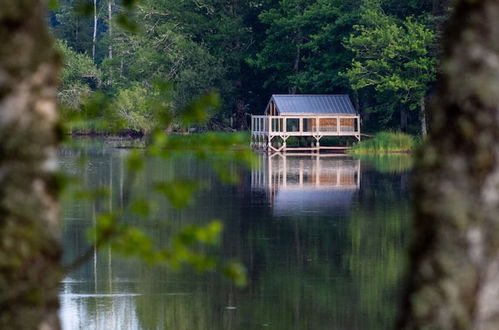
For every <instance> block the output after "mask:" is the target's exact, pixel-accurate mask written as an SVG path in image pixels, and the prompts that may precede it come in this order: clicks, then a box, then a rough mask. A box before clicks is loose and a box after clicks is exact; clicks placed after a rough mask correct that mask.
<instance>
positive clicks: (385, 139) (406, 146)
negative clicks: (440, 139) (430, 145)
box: [350, 132, 419, 154]
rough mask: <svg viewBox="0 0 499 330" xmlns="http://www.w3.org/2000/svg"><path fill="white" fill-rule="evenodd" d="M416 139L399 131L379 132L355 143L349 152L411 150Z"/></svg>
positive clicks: (370, 152) (398, 151)
mask: <svg viewBox="0 0 499 330" xmlns="http://www.w3.org/2000/svg"><path fill="white" fill-rule="evenodd" d="M418 143H419V142H418V140H417V139H416V138H415V137H413V136H411V135H408V134H404V133H400V132H379V133H377V134H376V135H375V136H374V137H373V138H369V139H366V140H363V141H361V142H359V143H358V144H356V145H355V146H354V147H353V148H352V149H351V150H350V152H351V153H353V154H379V153H404V152H411V151H413V150H414V149H415V148H416V147H417V145H418Z"/></svg>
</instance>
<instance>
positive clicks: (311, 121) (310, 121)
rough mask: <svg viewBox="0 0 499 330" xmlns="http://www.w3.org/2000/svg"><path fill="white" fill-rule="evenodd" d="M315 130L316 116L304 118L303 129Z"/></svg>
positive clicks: (307, 130) (306, 130) (305, 130)
mask: <svg viewBox="0 0 499 330" xmlns="http://www.w3.org/2000/svg"><path fill="white" fill-rule="evenodd" d="M314 130H315V118H304V119H303V131H304V132H313V131H314Z"/></svg>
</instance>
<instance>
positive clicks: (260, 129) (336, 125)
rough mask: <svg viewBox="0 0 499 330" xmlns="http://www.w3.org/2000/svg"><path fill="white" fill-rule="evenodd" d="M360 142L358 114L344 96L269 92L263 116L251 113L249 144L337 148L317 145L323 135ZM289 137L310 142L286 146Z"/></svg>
mask: <svg viewBox="0 0 499 330" xmlns="http://www.w3.org/2000/svg"><path fill="white" fill-rule="evenodd" d="M332 136H333V137H353V138H355V139H357V140H358V141H360V116H359V115H358V113H357V112H356V111H355V108H354V107H353V105H352V102H351V101H350V98H349V96H348V95H343V94H342V95H272V98H271V99H270V101H269V103H268V105H267V108H266V109H265V113H264V115H263V116H251V147H252V148H254V149H257V150H262V151H267V152H269V153H273V152H285V151H312V152H320V151H321V150H328V149H329V150H341V149H345V148H344V147H334V146H329V147H325V146H321V144H320V141H321V139H322V138H323V137H332ZM290 137H296V138H297V139H300V140H306V141H310V142H309V144H308V145H307V146H306V147H303V146H298V147H289V146H288V144H287V141H288V139H289V138H290Z"/></svg>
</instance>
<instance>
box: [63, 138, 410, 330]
mask: <svg viewBox="0 0 499 330" xmlns="http://www.w3.org/2000/svg"><path fill="white" fill-rule="evenodd" d="M127 152H128V151H127V150H124V149H116V148H112V147H111V146H109V145H107V144H106V143H96V142H88V143H83V144H82V145H80V146H79V147H74V148H67V149H64V150H61V156H60V163H61V167H62V168H63V169H64V170H66V171H67V172H69V173H72V174H74V175H76V176H77V177H79V178H80V179H81V181H82V183H83V184H84V185H85V186H86V187H88V188H92V187H99V186H105V187H107V188H109V190H110V191H111V194H110V196H107V197H102V198H100V199H99V200H98V201H96V202H95V203H94V202H89V201H83V200H77V199H72V198H70V197H67V198H66V199H65V202H64V209H63V215H64V228H63V240H64V248H65V256H64V259H65V261H66V262H69V261H70V260H72V259H74V258H75V257H77V256H79V255H81V254H83V253H84V252H85V251H86V250H87V249H88V248H89V244H88V243H87V240H86V237H87V232H88V231H89V230H91V228H92V226H93V225H94V224H95V215H96V214H98V212H100V211H106V210H112V209H113V208H114V209H116V208H119V207H120V206H121V205H122V203H123V188H124V184H125V179H126V171H125V158H126V154H127ZM81 156H84V158H83V162H82V161H81ZM82 163H83V166H81V164H82ZM410 166H411V161H410V159H409V158H408V156H404V157H402V156H400V157H393V156H392V157H384V158H371V159H362V160H357V159H353V158H350V157H346V156H343V157H337V156H336V157H331V156H321V157H317V156H287V157H281V156H279V155H277V156H274V157H272V158H269V157H268V156H262V157H261V158H260V166H259V168H257V169H253V170H241V169H238V168H237V166H236V165H235V164H234V166H233V167H231V168H228V170H231V171H237V172H239V173H240V175H241V181H240V183H238V184H236V185H226V184H222V183H221V182H220V181H219V180H218V179H217V177H216V175H215V174H214V173H213V172H212V171H211V170H210V169H209V167H207V165H206V164H205V163H203V162H201V161H198V160H196V159H194V158H192V157H176V158H174V159H169V160H151V161H149V162H148V163H147V170H146V171H145V173H143V174H142V175H141V176H140V177H139V178H138V181H137V184H136V185H135V186H134V187H133V191H134V194H135V195H136V196H142V197H147V196H148V194H149V191H150V185H151V184H152V182H154V181H155V180H157V179H168V178H190V179H199V180H202V181H203V182H204V183H205V185H204V186H205V188H204V190H202V191H200V192H199V193H198V194H197V195H196V196H195V200H194V202H193V203H192V204H191V205H190V206H189V207H188V208H186V209H185V210H182V211H177V210H174V209H172V208H170V207H169V206H168V205H167V204H166V202H163V201H162V200H160V199H158V200H157V203H158V207H159V213H160V214H161V215H162V218H164V219H165V220H164V221H163V220H162V221H156V220H147V219H145V220H144V219H142V220H140V219H136V218H133V217H132V216H129V217H127V219H126V221H127V222H129V223H134V224H137V225H139V226H140V227H141V228H143V230H145V231H146V232H148V233H149V234H150V235H152V236H153V237H154V238H155V240H156V241H158V242H165V243H167V242H168V239H169V237H171V235H172V233H175V232H177V231H178V230H179V229H180V228H182V226H184V225H186V224H192V223H194V224H203V223H207V222H209V221H210V220H213V219H220V220H221V221H223V223H224V227H225V230H224V233H223V240H222V244H221V247H220V249H219V254H220V256H221V257H222V258H224V259H231V258H238V259H239V260H241V261H242V262H243V263H244V264H245V265H246V267H247V269H248V273H249V278H250V285H249V286H248V287H246V288H244V289H238V288H236V287H235V286H233V285H232V284H231V283H230V282H229V281H228V280H226V279H224V278H223V277H221V275H219V274H195V273H193V272H192V271H185V272H180V273H178V272H173V271H171V270H169V269H167V268H165V267H150V266H147V265H144V264H143V263H141V262H140V261H137V260H129V259H123V258H121V257H119V256H118V255H115V254H114V253H112V252H111V251H110V250H108V249H103V250H100V251H99V252H98V253H95V254H94V256H93V258H92V260H91V261H90V262H88V263H87V264H86V265H84V266H83V267H82V268H81V269H79V270H77V271H75V272H73V273H71V274H70V275H69V276H67V277H66V278H65V279H64V281H63V283H62V285H61V293H60V296H61V304H62V305H61V312H60V315H61V319H62V323H63V327H64V329H66V330H70V329H71V330H72V329H103V330H104V329H105V330H108V329H175V330H183V329H185V330H196V329H200V330H201V329H202V330H220V329H245V330H246V329H280V330H291V329H306V330H308V329H310V330H321V329H363V330H364V329H389V328H390V326H391V324H392V323H393V321H394V319H395V317H396V306H397V302H398V298H399V296H400V292H401V287H402V282H401V276H402V273H403V270H404V264H405V257H404V249H405V246H406V242H407V233H406V231H407V227H408V220H409V219H408V218H409V206H408V204H409V203H408V199H409V193H408V180H409V169H410ZM151 198H153V197H151Z"/></svg>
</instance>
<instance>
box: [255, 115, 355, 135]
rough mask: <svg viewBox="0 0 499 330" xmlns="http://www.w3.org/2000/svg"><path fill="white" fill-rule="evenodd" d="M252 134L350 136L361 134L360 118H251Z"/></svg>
mask: <svg viewBox="0 0 499 330" xmlns="http://www.w3.org/2000/svg"><path fill="white" fill-rule="evenodd" d="M251 132H252V133H253V134H257V135H265V136H277V135H286V136H311V135H312V136H313V135H322V136H348V135H354V136H356V135H359V134H360V118H359V116H310V117H307V116H296V117H291V116H289V117H288V116H286V117H284V116H251Z"/></svg>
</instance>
